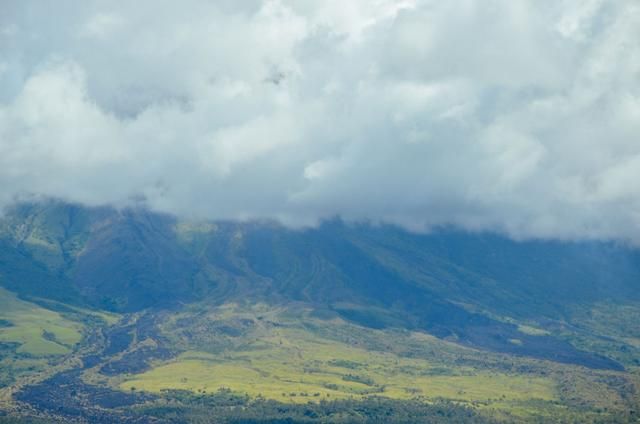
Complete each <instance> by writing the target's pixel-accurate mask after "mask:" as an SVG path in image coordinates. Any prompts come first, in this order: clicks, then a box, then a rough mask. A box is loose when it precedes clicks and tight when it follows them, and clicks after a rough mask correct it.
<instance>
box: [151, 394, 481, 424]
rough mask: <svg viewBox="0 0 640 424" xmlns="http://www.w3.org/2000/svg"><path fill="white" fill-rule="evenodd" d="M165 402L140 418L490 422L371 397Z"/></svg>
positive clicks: (440, 406)
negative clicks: (301, 401) (294, 401)
mask: <svg viewBox="0 0 640 424" xmlns="http://www.w3.org/2000/svg"><path fill="white" fill-rule="evenodd" d="M163 397H164V403H163V404H162V405H156V406H153V407H146V408H144V409H141V410H140V411H139V413H140V414H143V415H144V416H155V417H158V418H162V419H165V420H169V421H172V422H185V421H186V422H195V423H203V424H204V423H208V424H209V423H210V424H240V423H242V424H253V423H263V424H264V423H270V424H277V423H287V424H295V423H304V424H307V423H354V424H355V423H487V422H490V421H489V420H488V419H487V418H485V417H483V416H480V415H479V414H478V413H477V412H476V411H474V410H473V409H470V408H467V407H464V406H461V405H458V404H455V403H453V402H448V401H437V402H434V403H424V402H419V401H413V400H391V399H386V398H380V397H370V398H366V399H363V400H356V399H343V400H332V401H326V400H322V401H320V402H309V403H306V404H285V403H281V402H277V401H273V400H267V399H260V398H258V399H249V398H247V397H243V396H237V395H235V394H233V393H231V392H228V391H220V392H217V393H215V394H208V395H194V394H192V393H189V392H183V391H168V392H165V393H164V396H163Z"/></svg>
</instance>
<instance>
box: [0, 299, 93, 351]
mask: <svg viewBox="0 0 640 424" xmlns="http://www.w3.org/2000/svg"><path fill="white" fill-rule="evenodd" d="M0 320H1V322H3V325H2V326H0V342H2V343H8V344H15V346H16V348H15V351H16V352H17V353H19V354H24V355H26V356H28V357H34V358H39V357H47V356H55V355H64V354H67V353H69V352H71V349H72V348H73V346H75V345H76V344H77V343H78V342H80V340H81V338H82V330H83V326H82V324H80V323H78V322H75V321H71V320H69V319H66V318H64V317H63V316H62V315H60V314H59V313H57V312H54V311H50V310H48V309H44V308H42V307H40V306H38V305H36V304H33V303H30V302H26V301H23V300H20V299H18V298H17V297H16V296H15V295H13V294H12V293H11V292H8V291H6V290H4V289H2V288H0Z"/></svg>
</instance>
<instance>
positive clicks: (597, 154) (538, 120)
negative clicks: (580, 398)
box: [0, 0, 640, 241]
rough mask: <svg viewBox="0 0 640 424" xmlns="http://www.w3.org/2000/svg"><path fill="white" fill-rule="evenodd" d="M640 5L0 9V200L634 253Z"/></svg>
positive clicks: (639, 204)
mask: <svg viewBox="0 0 640 424" xmlns="http://www.w3.org/2000/svg"><path fill="white" fill-rule="evenodd" d="M638 40H640V3H638V2H637V1H634V0H620V1H606V0H593V1H557V2H540V1H520V2H513V1H509V0H491V1H472V0H464V1H461V2H440V1H419V0H416V1H391V0H387V1H385V0H380V1H375V2H371V1H353V2H347V3H345V2H339V1H323V2H307V1H284V0H282V1H246V2H233V1H220V2H205V1H196V0H193V1H186V2H180V4H179V5H177V4H176V3H170V2H160V3H158V2H155V1H154V2H151V1H136V2H108V3H105V2H99V1H87V2H81V3H78V2H70V1H60V2H47V3H42V2H33V1H5V2H2V4H0V185H1V186H2V190H0V204H3V205H7V204H10V203H11V202H13V201H14V200H15V199H16V198H22V197H24V196H31V195H43V196H50V197H57V198H62V199H66V200H69V201H74V202H82V203H86V204H90V205H98V204H115V205H123V204H127V203H130V202H132V201H134V200H133V199H144V201H145V202H146V204H147V205H148V206H149V207H151V208H153V209H155V210H159V211H164V212H170V213H176V214H181V215H195V216H201V217H207V218H225V219H229V218H230V219H249V218H275V219H278V220H281V221H283V222H284V223H287V224H290V225H307V224H313V223H315V222H317V220H318V219H321V218H326V217H330V216H336V215H339V216H342V217H343V218H345V219H348V220H351V219H355V220H361V219H367V220H372V221H385V222H392V223H396V224H400V225H403V226H405V227H408V228H412V229H418V230H419V229H425V228H429V227H430V226H434V225H448V224H452V225H456V226H460V227H463V228H467V229H486V230H496V231H501V232H505V233H508V234H510V235H512V236H514V237H552V238H624V239H633V240H635V241H637V240H639V239H640V188H638V187H640V186H639V185H638V184H637V181H639V180H640V43H639V41H638Z"/></svg>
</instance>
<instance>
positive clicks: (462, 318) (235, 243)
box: [0, 201, 640, 422]
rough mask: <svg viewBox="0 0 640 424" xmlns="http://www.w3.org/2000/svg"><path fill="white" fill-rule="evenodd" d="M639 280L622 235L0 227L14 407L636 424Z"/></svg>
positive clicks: (92, 221) (156, 225)
mask: <svg viewBox="0 0 640 424" xmlns="http://www.w3.org/2000/svg"><path fill="white" fill-rule="evenodd" d="M638 282H640V255H639V253H638V251H637V250H634V249H632V248H630V247H626V246H621V245H615V244H612V243H595V242H594V243H561V242H551V241H528V242H515V241H512V240H509V239H506V238H503V237H500V236H498V235H492V234H469V233H462V232H459V231H456V230H453V229H441V230H438V231H436V232H434V233H431V234H412V233H408V232H405V231H403V230H401V229H398V228H395V227H391V226H371V225H367V224H360V225H355V224H346V223H343V222H340V221H338V220H335V221H329V222H326V223H324V224H322V225H320V226H319V227H317V228H311V229H301V230H292V229H288V228H285V227H282V226H280V225H278V224H275V223H270V222H249V223H235V222H209V221H185V220H178V219H176V218H174V217H171V216H165V215H158V214H153V213H150V212H148V211H146V210H143V209H126V210H115V209H109V208H95V209H91V208H83V207H78V206H73V205H67V204H64V203H60V202H53V201H51V202H46V203H39V204H25V205H20V206H16V207H14V208H13V209H10V210H8V211H7V212H6V214H5V215H4V217H3V218H2V219H1V220H0V286H2V287H4V288H0V306H1V308H0V346H2V351H1V352H2V362H1V364H2V365H1V366H2V368H1V374H2V377H1V379H0V381H1V382H3V385H4V386H5V387H4V388H3V389H1V390H0V400H2V402H1V405H0V410H4V411H6V412H11V411H13V412H11V413H12V414H13V413H17V414H18V415H17V416H30V417H32V418H34V419H41V418H43V417H49V416H56V417H59V418H60V419H62V420H64V419H66V418H65V417H67V418H68V417H78V416H82V417H89V418H90V420H91V421H95V422H113V420H114V419H116V418H115V417H117V420H119V421H123V422H127V421H128V420H129V421H131V422H137V421H136V420H139V419H141V417H155V418H154V419H155V420H158V422H165V421H166V422H173V421H171V417H172V416H189V417H192V419H193V422H202V420H203V419H205V418H206V417H207V416H208V415H207V413H206V412H205V411H206V410H207V409H208V410H215V411H217V414H219V416H220V417H226V418H224V420H227V421H221V422H234V421H233V419H235V418H238V417H240V416H239V415H237V414H238V412H237V411H239V410H242V411H245V412H243V414H245V415H242V417H244V418H246V419H249V418H250V417H254V415H255V414H258V412H256V411H262V412H261V413H262V416H265V417H266V416H268V417H272V418H273V419H274V420H277V419H283V418H285V417H287V416H295V417H298V419H299V421H300V422H307V421H308V422H326V421H327V420H329V421H335V422H341V421H340V419H344V420H346V421H344V422H352V421H349V420H356V421H353V422H359V421H357V420H365V417H369V418H371V419H373V418H372V417H374V416H375V417H380V416H382V415H376V414H382V412H381V411H383V410H385V408H387V410H393V411H396V412H394V414H396V415H394V416H397V417H400V416H403V415H402V414H401V413H400V412H398V411H401V410H403V411H411V414H415V415H412V416H414V417H423V418H424V417H427V416H430V417H431V416H434V414H436V415H437V414H441V413H442V414H445V415H446V414H451V415H450V416H452V417H453V416H456V417H466V418H465V419H463V420H462V421H463V422H464V421H469V422H473V421H477V422H483V421H486V420H488V421H491V420H498V421H505V422H513V421H515V422H519V421H531V422H549V421H554V420H555V421H556V422H572V421H573V422H603V421H604V422H608V421H613V420H618V421H620V422H632V421H633V419H634V417H635V414H636V411H637V410H638V406H639V403H640V398H639V397H638V395H637V393H640V342H639V340H640V333H638V330H637V328H638V326H637V325H636V324H637V322H638V319H639V318H640V290H638V288H639V286H638V284H639V283H638ZM107 311H110V312H107ZM443 402H444V403H443ZM234 405H235V406H234ZM307 405H315V406H313V407H310V406H309V407H308V408H312V409H309V410H305V409H304V408H305V407H307ZM358 405H360V406H358ZM237 407H241V408H240V409H238V408H237ZM332 408H333V409H332ZM358 408H364V409H363V410H364V411H366V412H364V413H363V414H364V415H362V414H360V415H357V414H356V415H353V414H355V412H354V411H358V410H359V409H358ZM332 410H335V411H341V412H339V414H340V415H339V416H340V417H342V418H340V419H338V416H331V418H330V419H329V418H327V417H329V415H327V414H330V411H332ZM16 411H18V412H16ZM305 411H306V412H308V413H309V414H311V415H310V416H305V413H306V412H305ZM309 411H311V412H309ZM438 411H439V412H438ZM337 413H338V412H336V414H337ZM252 414H254V415H252ZM287 414H289V415H287ZM368 414H373V415H368ZM305 417H306V418H305ZM314 417H315V418H314ZM323 417H324V418H323ZM349 417H351V418H349ZM244 418H243V419H244ZM221 419H222V418H221ZM251 419H253V418H251ZM376 419H378V418H376ZM416 419H417V418H416ZM421 419H422V418H421ZM100 420H102V421H100ZM110 420H111V421H110ZM163 420H165V421H163ZM305 420H307V421H305ZM314 420H315V421H314ZM323 420H324V421H323ZM407 420H409V421H404V422H412V421H411V419H409V418H407ZM204 422H207V421H206V420H205V421H204ZM249 422H251V421H249ZM363 422H366V420H365V421H363ZM399 422H403V421H399Z"/></svg>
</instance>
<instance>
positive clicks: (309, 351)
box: [119, 308, 556, 407]
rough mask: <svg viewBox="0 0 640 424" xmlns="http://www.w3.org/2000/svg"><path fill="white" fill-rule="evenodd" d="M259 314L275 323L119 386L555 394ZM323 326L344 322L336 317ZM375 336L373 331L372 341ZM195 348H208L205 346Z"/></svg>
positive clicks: (300, 393) (277, 392)
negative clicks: (334, 336) (367, 345)
mask: <svg viewBox="0 0 640 424" xmlns="http://www.w3.org/2000/svg"><path fill="white" fill-rule="evenodd" d="M258 309H259V308H258ZM262 313H263V315H267V314H268V313H264V311H262ZM259 315H260V314H259ZM248 316H249V315H242V314H240V315H239V316H238V317H237V318H235V320H236V321H235V322H242V320H243V319H244V320H247V317H248ZM216 317H217V319H220V320H222V322H224V323H227V324H228V325H232V324H233V322H234V321H233V319H234V318H232V317H233V312H231V311H230V310H229V309H224V308H223V309H221V310H218V311H217V314H216ZM263 319H264V320H272V322H273V321H275V320H276V319H277V320H279V324H278V325H256V326H257V327H258V329H257V330H255V331H253V332H251V333H249V334H245V335H243V336H239V337H230V338H229V339H230V340H229V341H227V342H225V343H228V345H227V348H221V347H220V346H213V345H210V347H211V349H209V350H210V351H209V352H204V351H201V350H200V351H198V350H191V351H187V352H184V353H182V354H181V355H180V356H178V357H177V358H176V359H174V360H172V361H169V362H163V363H158V364H156V366H155V367H154V368H153V369H151V370H149V371H147V372H145V373H142V374H137V375H130V376H128V377H126V378H125V380H124V381H123V382H120V383H119V387H120V388H121V389H123V390H126V391H131V390H136V391H139V390H143V391H150V392H161V391H163V390H170V389H180V390H188V391H191V392H194V393H212V392H216V391H218V390H220V389H230V390H231V391H233V392H235V393H238V394H248V395H249V396H251V397H257V396H261V397H263V398H266V399H274V400H278V401H281V402H287V403H306V402H309V401H319V400H328V399H345V398H354V399H362V398H365V397H368V396H384V397H388V398H392V399H414V398H421V399H439V398H446V399H450V400H456V401H462V402H466V403H473V402H480V403H486V404H489V403H491V404H497V403H499V404H501V405H502V406H503V407H507V406H509V405H511V404H513V405H515V404H519V403H522V402H527V401H534V400H535V401H553V400H555V399H556V388H555V382H554V381H553V380H551V379H549V378H546V377H541V376H533V375H518V374H514V373H508V372H497V371H494V370H479V369H474V368H472V367H465V366H455V367H454V366H450V367H448V366H443V365H442V364H441V363H437V362H432V361H429V360H426V359H424V358H410V357H406V356H402V355H399V354H397V353H395V352H391V351H389V352H384V351H372V350H369V349H367V348H366V347H364V346H362V347H358V346H357V345H356V343H348V342H343V341H340V340H336V339H335V338H329V337H325V336H323V335H322V334H321V332H316V331H312V330H311V329H310V328H307V329H303V328H296V327H295V326H289V325H288V324H289V322H288V321H287V319H286V317H283V316H282V315H277V314H276V315H271V316H268V317H267V318H263ZM229 323H231V324H229ZM315 324H317V325H320V324H321V323H320V324H319V321H316V322H315ZM324 325H325V326H326V327H327V328H339V327H341V326H343V327H344V324H341V323H339V322H335V323H332V322H325V323H324ZM347 330H348V328H347ZM227 331H229V330H228V329H227ZM376 335H378V333H372V336H371V338H375V337H376ZM410 339H411V340H410ZM407 341H408V342H409V341H413V342H416V341H417V342H424V343H431V342H432V341H431V339H429V338H423V339H421V338H420V337H419V336H418V335H414V336H411V335H408V336H407ZM199 346H201V347H203V346H204V347H205V348H206V347H207V345H206V343H204V344H200V345H199Z"/></svg>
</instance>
